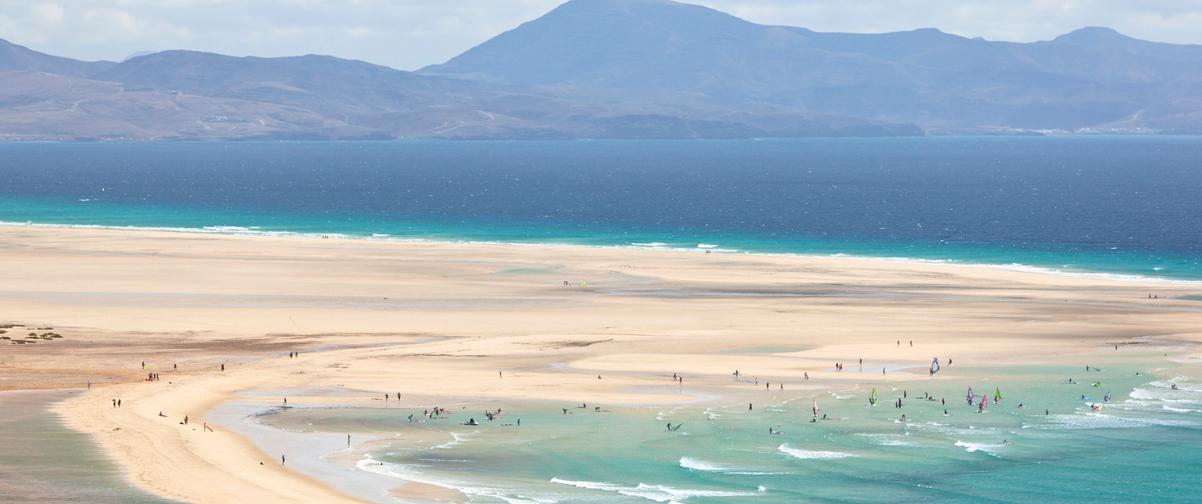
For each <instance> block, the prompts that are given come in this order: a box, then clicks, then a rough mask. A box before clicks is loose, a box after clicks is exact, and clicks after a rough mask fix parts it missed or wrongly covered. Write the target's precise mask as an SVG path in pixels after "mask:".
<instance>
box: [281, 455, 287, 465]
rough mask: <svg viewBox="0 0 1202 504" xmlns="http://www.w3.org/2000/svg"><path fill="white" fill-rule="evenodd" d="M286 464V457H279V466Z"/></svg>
mask: <svg viewBox="0 0 1202 504" xmlns="http://www.w3.org/2000/svg"><path fill="white" fill-rule="evenodd" d="M286 464H288V457H287V456H284V455H280V465H286Z"/></svg>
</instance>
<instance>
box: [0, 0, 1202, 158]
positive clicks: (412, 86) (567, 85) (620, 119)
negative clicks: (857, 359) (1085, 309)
mask: <svg viewBox="0 0 1202 504" xmlns="http://www.w3.org/2000/svg"><path fill="white" fill-rule="evenodd" d="M1048 129H1057V130H1075V131H1086V132H1089V131H1094V132H1110V133H1125V132H1161V133H1163V132H1176V133H1202V46H1191V45H1173V44H1163V43H1155V42H1147V41H1142V40H1137V39H1133V38H1130V37H1127V36H1124V35H1122V34H1119V33H1117V32H1115V31H1114V30H1110V29H1107V28H1084V29H1081V30H1078V31H1074V32H1072V33H1069V34H1066V35H1063V36H1060V37H1057V38H1056V39H1054V40H1050V41H1044V42H1035V43H1026V44H1021V43H1009V42H992V41H987V40H983V39H979V38H977V39H969V38H965V37H960V36H957V35H951V34H947V33H943V32H941V31H939V30H935V29H922V30H914V31H907V32H898V33H883V34H851V33H820V32H814V31H811V30H807V29H804V28H796V27H785V26H765V25H759V24H755V23H751V22H748V21H745V20H742V19H739V18H737V17H734V16H731V15H729V14H725V13H722V12H719V11H716V10H713V9H709V8H705V7H700V6H696V5H689V4H683V3H677V2H671V1H668V0H571V1H569V2H567V3H565V4H563V5H561V6H559V7H558V8H556V9H554V10H552V11H551V12H549V13H547V14H546V15H544V16H542V17H540V18H539V19H536V20H533V21H530V22H528V23H525V24H523V25H521V26H519V27H517V28H515V29H513V30H510V31H508V32H505V33H503V34H500V35H498V36H496V37H495V38H493V39H491V40H489V41H487V42H485V43H483V44H481V45H479V46H477V47H475V48H472V49H470V50H468V51H466V52H464V53H463V54H461V55H459V56H457V57H455V58H453V59H451V60H450V61H448V62H446V63H444V64H441V65H434V66H431V67H428V68H425V69H423V70H421V71H419V72H405V71H400V70H395V69H392V68H387V67H382V66H379V65H373V64H369V63H365V62H362V61H353V60H346V59H340V58H335V57H330V56H317V55H307V56H297V57H287V58H258V57H232V56H224V55H220V54H211V53H203V52H194V51H164V52H158V53H151V54H145V55H140V56H136V57H131V58H129V59H127V60H125V61H122V62H120V63H112V62H94V63H89V62H82V61H76V60H71V59H67V58H60V57H56V56H50V55H47V54H42V53H39V52H36V51H33V50H30V49H27V48H25V47H21V46H17V45H14V44H9V43H7V42H3V41H0V138H10V139H44V138H53V139H72V138H88V139H92V138H150V139H175V138H749V137H785V136H896V135H919V134H924V133H981V132H1000V133H1029V132H1031V131H1039V130H1048Z"/></svg>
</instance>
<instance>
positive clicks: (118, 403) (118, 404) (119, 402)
mask: <svg viewBox="0 0 1202 504" xmlns="http://www.w3.org/2000/svg"><path fill="white" fill-rule="evenodd" d="M117 407H118V408H120V407H121V400H120V399H117Z"/></svg>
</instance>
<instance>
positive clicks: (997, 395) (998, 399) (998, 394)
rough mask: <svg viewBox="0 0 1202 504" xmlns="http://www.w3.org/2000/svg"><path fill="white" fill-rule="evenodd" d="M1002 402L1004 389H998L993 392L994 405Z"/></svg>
mask: <svg viewBox="0 0 1202 504" xmlns="http://www.w3.org/2000/svg"><path fill="white" fill-rule="evenodd" d="M1000 402H1002V388H1001V387H997V388H995V389H994V391H993V404H997V403H1000Z"/></svg>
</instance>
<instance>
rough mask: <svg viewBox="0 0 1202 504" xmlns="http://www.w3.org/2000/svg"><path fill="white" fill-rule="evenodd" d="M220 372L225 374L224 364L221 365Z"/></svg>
mask: <svg viewBox="0 0 1202 504" xmlns="http://www.w3.org/2000/svg"><path fill="white" fill-rule="evenodd" d="M221 372H222V373H224V372H225V363H224V362H222V363H221Z"/></svg>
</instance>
